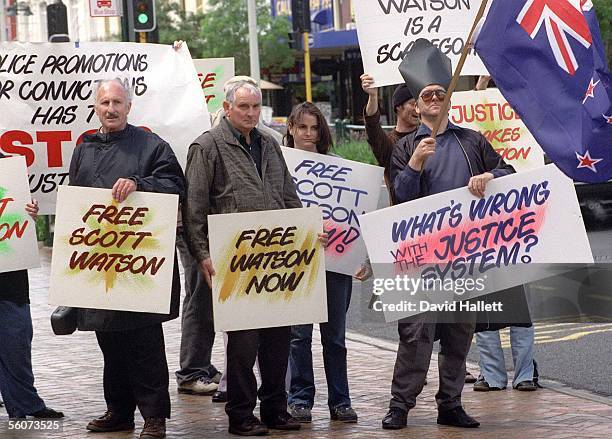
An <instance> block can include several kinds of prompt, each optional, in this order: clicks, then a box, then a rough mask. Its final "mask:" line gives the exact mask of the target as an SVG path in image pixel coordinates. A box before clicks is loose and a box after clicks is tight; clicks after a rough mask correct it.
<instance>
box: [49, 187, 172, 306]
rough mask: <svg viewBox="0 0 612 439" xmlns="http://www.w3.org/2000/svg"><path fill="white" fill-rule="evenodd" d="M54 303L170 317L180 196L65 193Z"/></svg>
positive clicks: (58, 232)
mask: <svg viewBox="0 0 612 439" xmlns="http://www.w3.org/2000/svg"><path fill="white" fill-rule="evenodd" d="M57 199H58V209H57V216H56V219H55V235H54V239H53V257H52V259H51V281H50V286H49V303H50V304H52V305H64V306H74V307H77V308H95V309H112V310H119V311H137V312H152V313H161V314H167V313H168V312H170V296H171V291H172V273H173V267H174V244H175V239H176V220H177V215H176V212H177V210H178V195H171V194H158V193H152V192H134V193H132V194H130V196H129V197H128V198H127V200H126V201H124V202H123V203H121V204H118V203H117V202H116V201H114V200H113V199H112V195H111V190H110V189H97V188H84V187H77V186H61V187H60V188H59V191H58V196H57Z"/></svg>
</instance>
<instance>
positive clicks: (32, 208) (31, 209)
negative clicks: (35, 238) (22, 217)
mask: <svg viewBox="0 0 612 439" xmlns="http://www.w3.org/2000/svg"><path fill="white" fill-rule="evenodd" d="M25 210H26V212H27V213H28V215H30V217H31V218H32V219H33V220H34V221H36V218H37V217H38V201H36V200H35V199H34V198H32V202H31V203H28V204H26V208H25Z"/></svg>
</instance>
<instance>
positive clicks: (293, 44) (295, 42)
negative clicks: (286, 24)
mask: <svg viewBox="0 0 612 439" xmlns="http://www.w3.org/2000/svg"><path fill="white" fill-rule="evenodd" d="M287 36H288V37H289V39H288V40H287V42H288V43H289V48H290V49H295V50H302V34H301V33H300V32H289V33H288V34H287Z"/></svg>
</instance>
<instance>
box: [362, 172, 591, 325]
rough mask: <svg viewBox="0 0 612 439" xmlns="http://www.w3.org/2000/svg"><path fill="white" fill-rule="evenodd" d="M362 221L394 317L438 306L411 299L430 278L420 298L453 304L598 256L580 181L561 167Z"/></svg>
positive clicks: (387, 313)
mask: <svg viewBox="0 0 612 439" xmlns="http://www.w3.org/2000/svg"><path fill="white" fill-rule="evenodd" d="M359 220H360V223H361V229H362V231H363V234H364V240H365V242H366V246H367V249H368V254H369V255H370V260H371V261H372V264H373V269H374V274H375V276H376V278H377V279H375V282H374V283H375V287H378V291H375V293H376V294H381V299H382V302H383V303H389V304H391V305H392V306H391V307H390V308H387V309H378V310H383V311H385V318H387V319H388V320H396V319H398V318H401V317H405V316H408V315H412V314H417V313H418V312H423V311H427V310H430V309H424V308H427V307H423V306H421V305H422V301H420V302H421V303H414V305H416V307H415V306H409V303H407V302H410V300H413V299H414V298H415V295H414V293H415V292H416V291H417V290H419V291H420V292H422V290H423V287H424V285H425V284H424V283H423V282H424V280H427V279H431V280H432V281H437V283H434V284H433V285H434V288H433V289H431V294H427V295H426V296H422V295H420V296H417V297H418V298H421V297H426V298H427V299H428V300H429V302H430V303H440V302H442V301H446V302H447V301H451V302H452V301H454V300H463V299H469V298H474V297H478V296H480V295H483V294H487V293H492V292H495V291H499V290H503V289H506V288H510V287H513V286H516V285H521V284H523V283H527V282H531V281H534V280H537V279H540V278H542V277H547V276H550V275H551V274H550V273H549V272H547V265H548V264H579V263H585V264H586V263H592V262H593V256H592V254H591V249H590V246H589V242H588V239H587V235H586V231H585V228H584V223H583V221H582V216H581V213H580V208H579V205H578V200H577V197H576V192H575V189H574V185H573V182H572V180H571V179H569V178H568V177H566V176H565V175H564V174H562V173H561V172H560V171H559V170H558V169H557V168H556V167H555V166H554V165H548V166H544V167H541V168H538V169H534V170H531V171H525V172H523V173H521V174H513V175H510V176H505V177H501V178H498V179H494V180H492V181H491V182H489V183H488V185H487V188H486V196H485V197H484V198H482V199H479V198H476V197H474V196H473V195H471V194H470V192H469V191H468V189H467V188H460V189H455V190H452V191H448V192H444V193H440V194H436V195H431V196H429V197H425V198H421V199H418V200H414V201H411V202H407V203H403V204H400V205H396V206H393V207H390V208H387V209H383V210H379V211H376V212H373V213H369V214H366V215H362V216H361V217H360V218H359ZM404 278H405V279H407V281H406V284H403V285H399V287H398V285H394V284H393V281H394V280H395V279H404ZM410 279H413V280H414V281H413V280H410ZM385 282H387V286H385ZM466 283H467V284H466ZM429 285H431V284H429ZM425 289H427V288H425ZM442 293H446V294H442ZM432 296H435V297H432ZM414 300H416V299H414ZM391 308H393V309H391ZM409 308H412V309H409ZM375 309H376V308H375Z"/></svg>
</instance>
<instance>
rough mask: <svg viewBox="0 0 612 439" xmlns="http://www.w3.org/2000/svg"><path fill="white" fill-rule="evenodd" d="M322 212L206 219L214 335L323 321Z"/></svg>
mask: <svg viewBox="0 0 612 439" xmlns="http://www.w3.org/2000/svg"><path fill="white" fill-rule="evenodd" d="M322 227H323V225H322V220H321V210H320V209H319V208H316V207H311V208H306V209H283V210H266V211H260V212H247V213H234V214H225V215H210V216H209V217H208V231H209V240H210V241H209V245H210V255H211V259H212V262H213V266H214V268H215V272H216V274H215V276H213V310H214V315H215V330H216V331H238V330H242V329H254V328H268V327H278V326H288V325H299V324H306V323H320V322H326V321H327V295H326V285H325V256H324V250H323V246H322V245H321V243H320V242H319V240H318V234H319V233H320V232H321V230H322Z"/></svg>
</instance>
